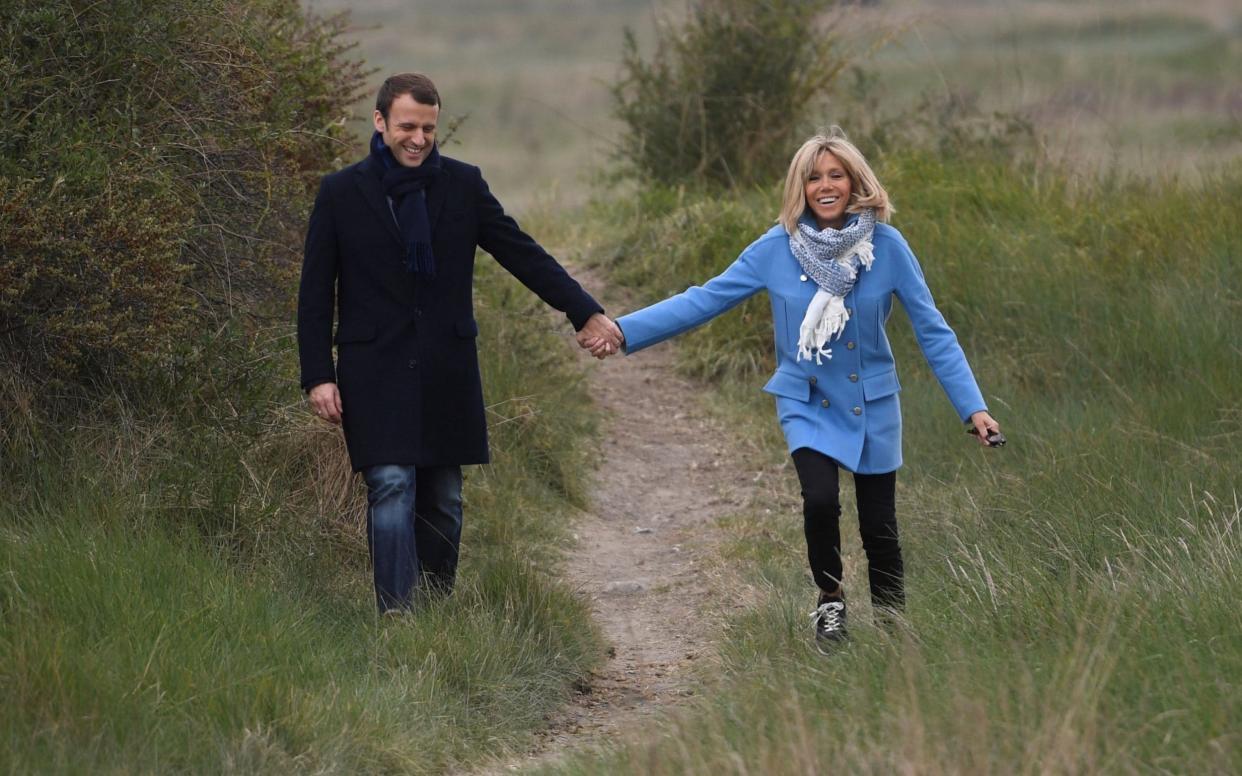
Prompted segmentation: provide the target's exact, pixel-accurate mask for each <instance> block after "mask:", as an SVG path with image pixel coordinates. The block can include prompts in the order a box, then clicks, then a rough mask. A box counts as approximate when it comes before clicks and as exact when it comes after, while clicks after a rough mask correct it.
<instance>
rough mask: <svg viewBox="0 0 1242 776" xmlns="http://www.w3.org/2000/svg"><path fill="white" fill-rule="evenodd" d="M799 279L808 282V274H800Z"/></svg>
mask: <svg viewBox="0 0 1242 776" xmlns="http://www.w3.org/2000/svg"><path fill="white" fill-rule="evenodd" d="M798 280H801V281H802V282H803V283H805V282H806V275H799V276H798Z"/></svg>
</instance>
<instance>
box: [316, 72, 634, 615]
mask: <svg viewBox="0 0 1242 776" xmlns="http://www.w3.org/2000/svg"><path fill="white" fill-rule="evenodd" d="M439 116H440V95H439V93H438V92H437V91H436V88H435V85H434V84H433V83H432V82H431V80H430V79H428V78H427V77H426V76H423V75H418V74H412V73H405V74H401V75H395V76H392V77H391V78H389V79H388V80H386V81H385V82H384V84H383V86H382V87H381V88H380V90H379V94H378V96H377V98H376V101H375V117H374V120H375V134H374V135H373V137H372V141H371V147H370V155H369V156H368V157H367V158H366V159H364V160H362V161H361V162H358V163H357V164H354V165H351V166H349V167H346V168H345V169H344V170H340V171H338V172H336V173H333V174H331V175H328V176H326V177H325V178H324V179H323V181H322V183H321V184H320V188H319V194H318V196H316V198H315V206H314V209H313V210H312V212H311V216H310V225H309V227H308V229H307V234H306V252H305V256H304V259H303V264H302V282H301V288H300V290H299V294H298V356H299V358H300V360H301V367H302V389H303V390H304V391H307V392H308V395H309V399H310V404H311V407H312V408H313V409H314V411H315V413H316V414H318V415H319V416H320V417H321V418H324V419H326V420H328V421H331V422H332V423H343V424H344V428H345V442H346V445H347V446H348V448H349V457H350V462H351V464H352V465H353V468H354V470H355V471H358V472H361V473H362V475H363V478H364V480H365V481H366V484H367V502H368V510H367V538H368V545H369V547H370V551H371V559H372V563H373V566H374V575H375V594H376V601H377V603H378V605H379V608H380V611H382V612H390V611H391V612H400V611H403V610H405V609H407V608H409V606H410V605H411V602H412V599H413V594H414V592H415V590H416V589H418V588H420V587H426V588H427V589H428V590H429V591H432V592H439V593H448V592H450V591H451V590H452V587H453V581H454V578H455V575H456V571H457V555H458V544H459V542H460V539H461V524H462V511H461V481H462V477H461V467H462V465H464V464H478V463H486V462H487V460H488V450H487V423H486V420H485V418H484V409H483V392H482V383H481V381H480V378H479V366H478V356H477V353H476V350H475V338H476V336H477V335H478V326H477V324H476V323H475V320H474V314H473V308H472V305H471V286H472V282H473V274H474V256H475V249H476V248H477V247H481V248H483V250H485V251H487V252H488V253H490V254H491V255H492V256H493V257H494V258H495V259H496V260H497V261H499V262H500V264H501V265H502V266H503V267H504V268H505V269H506V270H508V271H509V272H510V273H512V274H513V275H514V276H515V277H517V278H518V280H520V281H521V282H522V283H523V284H524V285H525V286H526V287H527V288H529V289H531V290H532V291H534V292H535V293H536V294H538V295H539V297H540V298H541V299H543V300H544V301H545V302H547V303H548V304H549V305H551V306H552V307H554V308H556V309H557V310H560V311H562V312H564V313H565V315H566V316H567V317H568V318H569V320H570V321H571V322H572V323H573V325H574V328H575V329H577V330H578V342H579V344H580V345H582V346H583V347H585V348H588V349H589V350H591V352H592V354H593V355H595V356H596V357H600V358H602V357H604V356H605V355H609V354H611V353H614V352H616V350H617V349H618V347H619V345H620V342H621V332H620V330H619V329H618V328H617V327H616V325H615V324H613V322H612V321H611V320H609V319H608V318H607V317H606V316H605V315H604V314H603V308H601V307H600V305H599V304H598V303H597V302H596V301H595V300H594V299H592V298H591V296H590V295H589V294H587V293H586V292H585V291H583V290H582V287H581V286H579V285H578V283H577V282H576V281H574V279H573V278H571V277H570V276H569V274H568V273H566V272H565V270H564V269H563V268H562V267H561V266H560V265H559V264H558V263H557V262H556V260H555V259H553V258H552V257H551V256H549V255H548V254H547V252H545V251H544V250H543V248H541V247H540V246H539V245H538V244H537V243H536V242H535V241H534V240H532V239H531V238H530V237H529V236H527V235H526V234H525V233H524V232H522V230H521V229H519V228H518V225H517V223H516V222H515V221H514V220H513V219H512V218H510V217H509V216H507V215H505V212H504V209H503V208H502V207H501V206H500V203H499V202H497V201H496V198H495V197H494V196H492V194H491V192H490V191H489V190H488V187H487V184H486V183H485V182H484V181H483V178H482V176H481V175H480V172H479V169H478V168H477V167H473V166H471V165H468V164H464V163H462V162H459V161H457V160H454V159H450V158H448V157H442V156H440V154H439V150H438V149H437V147H436V143H435V133H436V125H437V123H438V121H439ZM334 310H335V311H336V312H337V313H338V314H339V315H338V320H337V328H336V336H335V343H336V346H337V361H336V363H335V364H334V363H333V358H332V343H333V341H334V340H333V336H332V322H333V313H334Z"/></svg>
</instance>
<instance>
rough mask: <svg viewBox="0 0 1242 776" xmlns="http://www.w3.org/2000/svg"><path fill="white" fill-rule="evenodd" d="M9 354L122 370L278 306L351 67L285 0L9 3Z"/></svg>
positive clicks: (37, 372) (36, 372)
mask: <svg viewBox="0 0 1242 776" xmlns="http://www.w3.org/2000/svg"><path fill="white" fill-rule="evenodd" d="M0 8H3V13H0V20H2V21H0V51H3V52H4V55H3V56H0V84H2V85H3V91H2V97H0V100H2V107H3V111H4V116H5V120H4V122H3V123H0V193H2V194H3V197H2V199H3V203H4V204H3V206H2V207H3V209H2V210H0V281H3V287H4V289H5V290H4V292H3V293H2V294H0V369H4V370H6V371H7V370H10V369H20V371H22V372H23V373H25V374H27V375H29V376H30V378H31V379H33V380H35V381H37V382H39V383H40V384H45V383H51V384H60V385H61V386H65V385H74V384H76V385H90V384H94V383H97V382H99V381H108V382H110V383H118V382H119V383H121V384H125V383H128V382H130V381H133V380H135V379H137V378H141V377H142V376H144V375H150V374H152V373H153V372H156V371H158V370H157V368H158V367H160V366H171V365H172V361H173V356H174V355H175V356H176V359H177V360H178V361H179V363H180V364H181V366H182V367H184V368H186V369H194V368H197V367H199V366H201V365H200V364H199V363H198V361H197V359H198V356H199V354H200V353H201V352H202V349H201V348H199V347H197V346H196V343H197V342H198V341H199V340H201V338H202V337H203V336H216V335H217V333H218V332H219V331H220V330H221V328H222V327H224V326H225V325H226V324H232V325H236V326H240V327H242V328H243V329H250V330H253V329H254V327H255V326H256V325H261V324H263V323H267V322H272V321H276V320H287V318H288V314H289V312H290V308H289V305H290V298H291V295H290V293H289V291H288V289H289V285H290V282H291V281H292V279H293V278H294V276H295V272H296V268H297V265H298V260H299V256H300V242H301V239H300V236H301V233H302V229H303V228H304V226H305V214H306V209H307V207H308V202H309V197H310V196H311V195H312V194H313V187H314V184H315V180H316V177H317V174H318V173H321V172H323V171H325V170H327V169H328V168H330V167H332V166H334V159H335V158H336V157H337V156H338V155H339V154H341V153H342V152H343V150H344V149H345V147H346V146H345V143H344V137H345V133H344V131H343V129H342V126H341V119H343V117H344V116H345V113H346V109H347V106H348V105H349V104H350V103H351V102H352V101H353V99H354V97H355V93H356V92H357V89H358V86H359V84H360V82H361V77H362V73H361V70H360V66H359V65H358V64H357V63H356V62H353V61H351V60H350V59H349V58H348V56H347V53H348V51H347V50H348V47H347V46H345V45H344V44H342V43H341V42H340V41H339V35H340V33H341V31H342V22H341V20H340V19H334V20H323V19H317V18H314V17H312V16H309V15H307V14H306V13H305V12H304V11H303V10H302V8H301V6H300V4H299V3H298V2H296V0H245V1H243V0H154V1H143V2H139V1H138V0H119V1H118V2H110V3H91V4H80V3H72V2H68V1H67V0H59V1H54V2H50V3H48V2H34V0H4V1H3V2H0Z"/></svg>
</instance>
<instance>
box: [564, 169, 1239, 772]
mask: <svg viewBox="0 0 1242 776" xmlns="http://www.w3.org/2000/svg"><path fill="white" fill-rule="evenodd" d="M872 151H873V153H872V154H871V155H872V158H873V161H874V162H875V163H876V166H877V169H878V172H879V174H880V177H881V179H882V180H883V181H884V182H885V185H886V186H887V187H888V188H889V191H890V192H892V193H893V194H894V196H895V198H896V202H897V205H898V207H899V213H898V216H897V217H896V219H895V222H894V223H895V225H896V226H897V227H898V228H899V229H901V230H902V231H903V233H904V234H905V235H906V237H907V238H908V239H909V241H910V244H911V245H912V247H913V248H914V250H915V253H916V254H917V255H918V256H919V258H920V260H921V262H922V265H923V268H924V270H925V272H926V274H927V277H928V281H929V283H930V285H931V287H932V289H933V291H934V292H935V294H936V298H937V300H938V303H939V306H940V307H941V309H942V310H943V311H944V312H945V313H946V315H947V317H948V318H949V320H950V323H951V324H952V325H954V327H955V328H956V330H957V332H958V333H959V336H960V337H961V339H962V341H963V344H964V346H965V349H966V352H967V354H968V356H969V358H970V359H971V362H972V364H973V366H974V368H975V372H976V374H977V375H978V377H979V379H980V382H981V385H982V387H983V389H984V393H985V397H986V398H987V400H988V402H989V404H990V406H991V407H992V410H993V413H994V414H995V415H996V417H997V418H998V420H999V421H1000V422H1001V424H1002V425H1003V427H1004V428H1005V430H1006V432H1007V434H1008V436H1009V439H1010V444H1009V445H1008V446H1007V447H1006V448H1005V449H1003V450H1000V451H985V450H981V449H979V448H977V447H976V446H974V445H973V444H971V443H970V440H969V439H968V438H967V436H966V435H965V434H964V433H963V431H962V427H961V424H960V423H959V422H958V420H957V419H956V417H955V416H954V413H953V412H952V409H951V408H950V407H949V405H948V403H947V402H946V401H945V400H944V398H943V395H942V392H941V391H940V388H939V386H938V385H937V384H936V381H935V378H934V376H933V375H932V374H931V373H930V370H929V369H928V368H927V366H926V364H925V362H924V361H923V359H922V356H921V354H919V352H918V348H917V344H916V343H915V342H914V339H913V336H912V335H911V333H910V331H909V326H908V324H907V323H906V321H905V320H904V315H901V314H895V315H894V318H893V320H892V321H890V323H889V326H888V331H889V334H890V337H891V338H892V339H893V343H894V349H895V354H896V358H897V363H898V365H899V371H900V372H901V378H902V383H903V387H904V390H903V392H902V401H903V403H904V405H905V407H904V415H905V419H906V434H905V453H906V461H907V464H906V466H905V467H904V468H903V469H902V471H901V473H900V476H899V478H898V513H899V522H900V524H901V528H902V531H903V543H904V546H905V549H906V558H907V574H908V588H909V595H910V605H909V610H908V612H907V622H905V623H904V624H903V625H902V626H901V627H899V628H898V629H897V630H896V631H895V632H891V633H890V632H888V631H885V630H882V629H878V628H876V627H874V626H873V625H872V624H871V618H870V612H869V606H868V604H867V602H866V568H865V563H864V559H863V557H862V552H861V547H860V546H859V543H858V541H857V536H856V531H854V530H853V529H851V528H850V526H851V524H852V521H853V514H854V513H853V508H852V494H851V493H849V487H847V488H846V492H845V493H843V503H845V504H846V505H847V507H846V515H845V517H844V525H845V526H846V530H845V535H846V537H847V538H846V546H845V549H844V553H845V555H846V558H845V560H846V563H845V577H846V589H847V590H848V591H850V599H851V614H852V622H853V639H852V642H851V644H850V645H849V646H848V647H847V648H846V649H844V650H842V651H841V652H840V653H838V654H836V655H833V656H832V657H830V658H827V659H826V658H824V657H822V656H820V655H818V654H816V653H815V652H814V650H813V649H812V647H811V645H810V639H809V636H810V630H809V619H808V617H807V615H806V613H807V612H809V611H810V609H811V608H812V602H813V597H814V596H813V591H812V585H811V583H810V579H809V574H807V572H806V570H805V568H804V566H805V561H804V555H803V539H802V535H801V525H800V519H799V517H798V515H799V514H800V501H799V498H798V494H797V484H796V478H795V477H794V474H793V472H792V467H789V466H787V465H784V464H783V462H784V461H785V460H786V454H785V449H784V443H783V439H781V438H780V436H779V433H778V432H777V430H776V424H775V423H774V422H773V419H772V408H771V402H770V399H769V397H767V396H765V395H763V394H761V393H760V392H759V390H758V388H759V386H761V385H762V383H763V381H764V379H765V377H766V373H767V370H769V369H770V368H771V363H770V360H769V359H770V356H768V355H767V354H768V352H769V351H770V349H771V344H770V341H769V339H770V334H769V329H770V322H769V319H768V315H767V311H766V300H762V299H761V300H759V301H757V302H755V301H752V302H751V303H749V304H751V305H754V307H753V309H752V308H748V307H743V308H740V309H739V310H735V311H732V312H730V313H729V314H727V315H726V316H723V317H722V318H719V319H717V320H716V321H713V322H712V323H711V324H709V325H708V326H706V327H704V328H703V329H701V330H698V331H695V332H693V333H690V334H688V335H686V337H684V338H683V339H682V341H681V342H680V343H679V345H678V347H679V348H680V352H681V353H683V354H684V356H685V357H684V358H679V363H682V364H683V368H684V369H686V370H687V371H688V372H689V373H691V374H694V375H697V376H699V377H701V378H703V379H706V380H708V381H709V382H711V383H712V384H713V387H714V389H713V390H712V391H710V392H709V393H708V394H707V395H706V396H705V398H704V402H705V406H707V407H709V408H710V409H711V410H712V411H714V412H718V413H721V414H722V415H723V416H724V417H725V418H726V420H727V421H728V422H727V425H728V426H730V427H733V428H736V429H738V431H739V438H738V440H737V441H736V443H735V444H736V445H737V447H738V448H739V450H742V451H745V454H746V455H747V456H748V457H750V458H751V459H752V460H757V461H760V462H763V466H764V468H763V475H764V476H762V477H761V478H759V480H758V481H757V484H756V485H755V486H754V488H755V493H754V502H753V505H752V507H751V508H750V509H749V510H747V511H745V512H743V513H742V514H740V515H734V516H730V517H728V518H727V519H726V520H724V521H723V522H722V523H721V525H720V530H721V533H722V535H723V536H724V537H725V543H724V547H723V549H722V551H721V556H720V558H719V559H718V560H717V564H718V566H719V568H720V569H722V570H724V571H725V572H726V573H728V574H732V579H733V580H734V582H733V584H735V585H736V586H737V587H738V588H740V589H742V590H747V591H749V592H748V594H747V595H742V596H739V597H740V598H741V599H743V600H747V599H750V600H756V601H758V603H757V604H756V605H755V606H753V607H751V608H749V609H747V610H745V611H741V612H738V611H736V610H735V609H734V610H730V613H726V615H725V625H724V628H723V631H722V635H721V648H720V649H721V655H720V665H719V667H718V670H717V671H715V672H712V673H713V674H714V677H715V678H714V679H713V680H712V681H711V682H709V684H708V686H707V688H706V690H705V691H704V692H702V693H701V694H700V696H699V697H700V698H701V700H700V701H698V702H696V703H693V704H691V705H689V706H688V707H687V708H686V709H684V710H683V711H681V712H679V713H677V714H673V715H671V719H670V720H668V721H666V722H662V723H661V724H660V725H659V726H658V727H657V728H653V729H652V731H651V735H650V736H649V737H646V738H644V737H643V736H641V735H640V736H638V737H636V739H635V743H630V744H627V745H621V744H618V745H615V746H614V747H612V748H611V749H609V750H607V751H605V752H604V753H598V754H591V755H579V756H577V757H575V758H574V759H572V760H570V761H569V762H567V763H564V764H562V765H560V766H558V767H554V768H549V769H548V771H549V772H556V773H591V774H596V773H618V774H619V773H626V774H629V773H650V774H664V773H667V774H674V773H717V772H724V773H765V774H767V773H771V774H785V773H788V774H794V773H805V772H815V771H820V770H828V769H834V770H843V771H846V772H876V773H880V772H884V773H887V772H894V771H909V772H919V773H941V772H945V773H960V772H970V773H998V772H1004V773H1049V772H1052V773H1078V772H1097V771H1104V772H1168V771H1175V772H1206V773H1226V772H1235V771H1237V770H1238V769H1239V768H1240V767H1242V758H1240V756H1239V754H1238V753H1239V752H1240V751H1242V740H1240V738H1239V734H1238V730H1239V729H1242V701H1240V700H1239V699H1242V693H1240V692H1239V683H1240V682H1242V652H1239V650H1238V649H1237V648H1236V646H1235V645H1236V644H1238V643H1242V615H1240V614H1239V613H1238V610H1237V606H1236V601H1237V599H1238V596H1239V595H1240V594H1242V586H1240V585H1239V582H1238V580H1239V575H1238V570H1239V567H1240V566H1242V502H1240V501H1239V487H1238V486H1239V480H1238V475H1237V473H1238V472H1239V471H1242V425H1240V424H1239V420H1240V418H1242V416H1240V415H1239V412H1240V409H1242V392H1240V390H1239V388H1238V386H1240V385H1242V359H1240V358H1239V355H1242V354H1240V353H1239V351H1238V348H1237V344H1236V343H1237V342H1239V341H1242V266H1240V265H1239V263H1238V257H1239V256H1242V231H1240V230H1239V229H1238V227H1237V226H1236V224H1235V223H1234V221H1235V220H1234V219H1232V218H1231V217H1229V216H1228V214H1227V211H1228V209H1229V207H1230V203H1231V202H1234V201H1236V198H1237V194H1238V187H1239V185H1240V184H1242V171H1240V170H1239V169H1238V168H1237V167H1236V166H1233V167H1228V166H1226V167H1223V168H1221V169H1220V170H1218V171H1217V173H1215V174H1213V175H1210V176H1208V177H1207V178H1206V181H1207V182H1206V183H1205V184H1203V185H1187V184H1185V183H1179V182H1178V181H1176V180H1173V179H1166V180H1164V181H1162V182H1161V183H1160V184H1159V185H1158V186H1156V187H1155V191H1156V192H1158V196H1153V187H1152V185H1151V184H1150V183H1141V182H1138V181H1136V180H1134V179H1132V178H1129V177H1125V176H1111V177H1102V178H1087V177H1084V176H1082V175H1077V174H1072V173H1070V172H1067V171H1066V170H1064V169H1063V168H1061V167H1059V166H1057V165H1055V164H1049V163H1032V162H1013V161H1009V157H1016V158H1018V159H1022V158H1025V157H1026V156H1027V155H1026V154H1023V153H1012V154H1011V153H997V152H995V151H993V150H988V149H984V150H979V149H972V148H970V147H965V146H963V147H959V148H957V149H956V150H952V149H944V148H942V149H940V150H938V151H937V152H935V153H932V152H928V151H920V150H917V149H915V148H913V147H911V146H902V150H901V151H897V152H890V153H882V152H879V151H876V150H875V149H872ZM776 206H777V193H776V192H775V191H757V192H749V193H746V192H744V193H740V194H738V195H735V196H721V195H720V194H719V193H718V192H711V193H709V194H706V195H702V196H696V195H693V194H690V193H686V192H663V193H661V192H650V193H648V194H647V195H646V196H645V198H643V199H641V200H640V201H638V202H636V203H635V204H634V205H633V206H632V207H630V208H626V209H623V210H618V209H616V208H613V207H608V208H606V209H605V210H602V211H598V212H597V214H596V217H597V218H601V219H603V220H604V221H605V222H606V223H607V229H611V230H613V231H614V233H616V234H619V235H621V237H619V238H618V239H616V240H615V241H611V242H608V243H606V244H604V245H600V246H596V248H595V250H596V251H597V253H596V255H597V257H598V258H599V260H600V261H601V263H603V264H605V265H606V266H608V267H611V268H612V269H613V277H614V278H615V279H617V281H618V282H624V283H635V284H637V285H638V286H639V288H640V291H639V296H640V298H641V299H643V300H648V301H654V300H655V299H659V298H662V297H663V296H665V295H667V294H668V293H669V292H670V291H675V290H680V289H681V288H684V287H685V286H686V285H689V284H690V283H699V282H702V281H703V280H705V279H706V278H708V277H710V276H711V275H713V274H716V273H717V272H719V271H721V270H722V269H723V268H724V267H725V266H727V264H728V263H729V261H731V260H732V258H733V257H734V256H735V255H736V254H737V253H738V252H739V251H740V250H741V248H743V247H744V246H745V244H746V243H747V242H748V241H749V240H750V239H752V238H753V236H754V235H757V234H759V233H760V232H761V231H763V229H765V228H766V227H767V225H768V224H769V223H771V218H772V216H773V215H774V213H775V210H776ZM739 351H744V352H739ZM637 357H639V358H641V355H640V356H637ZM846 479H847V480H848V478H846Z"/></svg>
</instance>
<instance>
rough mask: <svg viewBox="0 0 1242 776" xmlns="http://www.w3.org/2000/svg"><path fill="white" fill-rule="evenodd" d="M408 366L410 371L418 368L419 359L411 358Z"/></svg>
mask: <svg viewBox="0 0 1242 776" xmlns="http://www.w3.org/2000/svg"><path fill="white" fill-rule="evenodd" d="M408 366H409V367H410V369H413V368H414V367H416V366H418V359H417V358H411V359H410V363H409V365H408Z"/></svg>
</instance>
